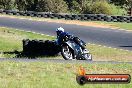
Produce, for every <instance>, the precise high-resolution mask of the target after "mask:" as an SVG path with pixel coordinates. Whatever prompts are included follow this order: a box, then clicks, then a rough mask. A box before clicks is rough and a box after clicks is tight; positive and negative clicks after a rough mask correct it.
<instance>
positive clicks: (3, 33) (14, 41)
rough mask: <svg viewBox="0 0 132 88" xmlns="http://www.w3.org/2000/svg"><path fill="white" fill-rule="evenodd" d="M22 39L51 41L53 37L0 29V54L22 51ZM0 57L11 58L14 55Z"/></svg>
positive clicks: (0, 55)
mask: <svg viewBox="0 0 132 88" xmlns="http://www.w3.org/2000/svg"><path fill="white" fill-rule="evenodd" d="M23 39H40V40H47V39H48V40H53V39H55V37H49V36H47V35H40V34H34V33H31V32H24V31H19V30H15V29H12V28H4V27H1V28H0V52H2V53H4V52H13V51H22V40H23ZM0 57H6V58H12V57H15V54H0Z"/></svg>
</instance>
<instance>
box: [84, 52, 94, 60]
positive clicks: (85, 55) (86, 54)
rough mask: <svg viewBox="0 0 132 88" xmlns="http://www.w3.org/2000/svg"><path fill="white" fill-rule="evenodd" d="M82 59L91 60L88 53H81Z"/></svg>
mask: <svg viewBox="0 0 132 88" xmlns="http://www.w3.org/2000/svg"><path fill="white" fill-rule="evenodd" d="M83 58H84V60H89V61H92V55H91V54H90V53H85V54H84V55H83Z"/></svg>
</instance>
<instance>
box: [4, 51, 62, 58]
mask: <svg viewBox="0 0 132 88" xmlns="http://www.w3.org/2000/svg"><path fill="white" fill-rule="evenodd" d="M3 54H8V55H12V54H15V55H16V56H15V57H14V58H29V59H34V58H38V57H39V58H40V57H57V56H58V55H59V52H55V53H44V52H43V53H31V52H26V53H25V52H23V51H11V52H10V51H9V52H3Z"/></svg>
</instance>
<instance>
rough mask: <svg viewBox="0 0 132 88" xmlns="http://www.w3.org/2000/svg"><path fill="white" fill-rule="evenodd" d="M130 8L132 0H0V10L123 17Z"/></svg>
mask: <svg viewBox="0 0 132 88" xmlns="http://www.w3.org/2000/svg"><path fill="white" fill-rule="evenodd" d="M128 7H132V0H0V9H6V10H19V11H38V12H54V13H76V14H83V13H85V14H87V13H92V14H110V15H123V14H125V13H126V9H127V8H128ZM116 11H117V12H116Z"/></svg>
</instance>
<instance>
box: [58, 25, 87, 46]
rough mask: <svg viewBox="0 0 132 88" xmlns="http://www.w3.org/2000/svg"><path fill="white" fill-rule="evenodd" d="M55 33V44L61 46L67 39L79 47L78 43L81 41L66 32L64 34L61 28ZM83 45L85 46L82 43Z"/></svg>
mask: <svg viewBox="0 0 132 88" xmlns="http://www.w3.org/2000/svg"><path fill="white" fill-rule="evenodd" d="M56 33H57V44H61V43H62V42H63V39H64V38H65V37H67V38H68V39H72V40H73V41H74V42H76V43H77V44H79V45H80V41H82V40H80V39H79V38H78V37H74V36H73V35H71V34H69V33H68V32H65V31H64V28H62V27H59V28H57V29H56ZM82 42H83V41H82ZM83 43H84V44H85V45H86V43H85V42H83ZM80 46H81V45H80ZM81 47H82V48H83V46H81Z"/></svg>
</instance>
